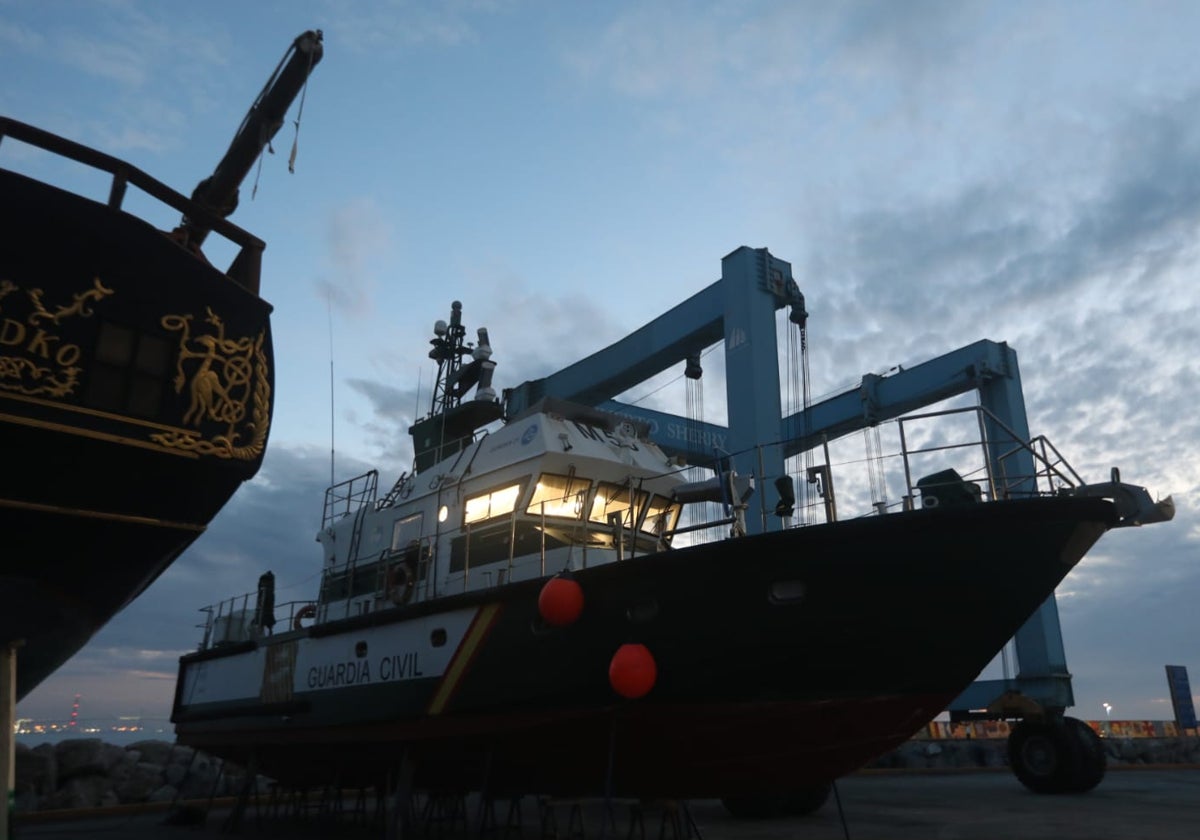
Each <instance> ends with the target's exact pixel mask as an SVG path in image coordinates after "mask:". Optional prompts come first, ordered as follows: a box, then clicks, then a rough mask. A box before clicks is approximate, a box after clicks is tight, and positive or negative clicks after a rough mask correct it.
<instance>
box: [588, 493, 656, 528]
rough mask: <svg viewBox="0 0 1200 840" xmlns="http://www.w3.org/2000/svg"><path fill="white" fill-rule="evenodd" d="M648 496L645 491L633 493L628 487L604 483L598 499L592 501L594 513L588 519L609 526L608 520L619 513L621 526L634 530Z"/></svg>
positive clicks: (597, 496) (597, 495)
mask: <svg viewBox="0 0 1200 840" xmlns="http://www.w3.org/2000/svg"><path fill="white" fill-rule="evenodd" d="M648 495H649V494H648V493H646V491H644V490H633V491H631V490H630V488H629V487H628V486H626V485H622V484H613V483H611V482H608V481H602V482H600V487H599V489H597V490H596V498H595V499H593V500H592V512H591V513H590V514H588V519H589V520H591V521H592V522H600V523H602V524H608V518H609V517H610V516H612V515H613V514H614V513H619V514H621V526H622V527H624V528H632V527H633V525H634V523H635V522H637V520H638V517H639V516H640V515H641V511H642V508H644V507H645V506H646V497H647V496H648ZM630 502H632V504H630Z"/></svg>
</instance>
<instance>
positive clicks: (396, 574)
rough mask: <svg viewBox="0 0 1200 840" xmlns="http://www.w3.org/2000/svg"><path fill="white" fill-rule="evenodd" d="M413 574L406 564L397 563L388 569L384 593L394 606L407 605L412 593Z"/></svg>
mask: <svg viewBox="0 0 1200 840" xmlns="http://www.w3.org/2000/svg"><path fill="white" fill-rule="evenodd" d="M413 583H414V580H413V573H412V570H411V569H410V568H409V566H408V563H407V562H404V563H397V564H396V565H394V566H392V567H391V568H390V569H388V573H387V586H386V588H385V590H384V591H385V592H387V595H388V597H389V598H390V599H391V600H392V603H393V604H395V605H396V606H401V605H402V604H407V603H408V602H409V600H410V599H411V598H412V593H413Z"/></svg>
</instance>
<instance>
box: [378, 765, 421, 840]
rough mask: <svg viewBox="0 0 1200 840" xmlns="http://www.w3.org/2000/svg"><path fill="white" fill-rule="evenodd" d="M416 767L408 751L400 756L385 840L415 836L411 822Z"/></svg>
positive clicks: (402, 839) (398, 839)
mask: <svg viewBox="0 0 1200 840" xmlns="http://www.w3.org/2000/svg"><path fill="white" fill-rule="evenodd" d="M416 769H417V765H416V762H415V761H413V759H412V756H411V755H410V754H409V751H408V750H404V752H403V753H401V755H400V766H399V767H398V768H397V769H396V774H395V780H396V781H395V785H394V786H393V788H392V813H391V814H390V815H388V818H387V828H386V830H385V832H384V835H385V836H386V837H387V840H404V838H406V837H410V836H415V835H414V833H413V829H414V826H413V824H412V823H413V820H412V813H411V807H412V795H413V776H414V774H415V773H416Z"/></svg>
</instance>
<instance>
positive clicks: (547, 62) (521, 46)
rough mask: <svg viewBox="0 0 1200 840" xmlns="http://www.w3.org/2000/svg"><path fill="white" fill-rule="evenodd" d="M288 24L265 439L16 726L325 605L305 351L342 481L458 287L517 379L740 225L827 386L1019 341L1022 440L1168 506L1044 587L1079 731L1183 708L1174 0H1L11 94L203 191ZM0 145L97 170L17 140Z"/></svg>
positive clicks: (103, 700)
mask: <svg viewBox="0 0 1200 840" xmlns="http://www.w3.org/2000/svg"><path fill="white" fill-rule="evenodd" d="M311 28H320V29H322V30H323V31H324V34H325V46H326V56H325V60H324V62H323V63H322V64H321V65H320V66H319V67H318V68H317V70H316V71H315V73H314V75H313V77H312V80H311V84H310V85H309V87H308V90H307V94H306V97H305V101H304V110H303V119H302V121H301V125H300V129H299V132H298V138H297V132H296V131H295V129H294V128H293V126H292V125H291V124H290V123H289V124H288V125H286V126H285V127H284V129H283V130H282V131H281V132H280V133H279V135H278V136H277V137H276V140H275V143H274V148H275V151H276V154H275V155H273V156H267V157H266V158H265V160H264V163H263V165H262V168H261V173H252V174H251V176H250V179H249V183H247V185H246V187H245V189H244V190H243V197H242V203H241V207H240V208H239V210H238V212H237V213H236V214H235V216H234V221H235V222H237V223H238V224H239V225H241V226H243V227H245V228H247V229H249V230H250V231H252V232H254V233H256V234H257V235H259V236H260V237H262V238H263V239H264V240H266V242H267V244H268V247H267V252H266V254H265V257H264V283H263V290H264V295H265V296H266V297H267V298H268V299H269V300H271V301H272V302H273V303H274V305H275V307H276V309H275V317H274V321H273V325H274V332H275V353H276V360H277V381H276V389H277V399H276V416H275V420H274V428H273V431H272V437H271V442H270V449H269V454H268V456H267V460H266V464H265V466H264V467H263V469H262V471H261V473H260V475H259V477H258V478H257V479H256V480H255V481H254V482H253V483H252V484H249V485H247V486H246V487H244V488H243V489H242V490H241V491H240V493H239V494H238V495H237V496H236V497H235V499H234V500H233V501H232V502H231V503H230V504H229V505H228V507H227V508H226V509H225V510H224V511H223V512H222V513H221V515H220V516H219V517H218V518H217V520H216V521H215V522H214V523H213V525H212V527H211V528H210V530H209V532H208V533H207V534H205V535H204V536H203V537H202V538H201V539H200V540H199V541H198V542H197V543H196V545H195V546H194V547H193V548H192V549H190V550H189V551H188V552H187V554H186V555H185V556H184V557H183V558H181V559H180V560H179V561H178V562H177V563H176V564H175V565H174V566H173V567H172V568H171V569H170V570H169V571H168V572H167V573H166V574H164V575H163V577H162V578H161V579H160V580H159V581H158V582H157V583H156V584H155V585H154V586H153V588H152V589H151V590H150V591H149V592H148V593H147V594H146V595H145V596H144V597H143V598H141V599H140V600H139V601H138V602H136V603H135V604H134V605H133V606H131V607H130V608H129V609H127V610H126V611H125V612H124V613H123V614H121V615H119V616H118V617H117V618H116V619H114V620H113V621H112V622H111V624H109V625H108V626H107V627H106V628H105V629H104V630H103V631H102V632H101V633H99V634H98V635H97V636H96V637H95V639H94V640H93V642H92V643H91V644H90V645H88V646H87V647H86V648H85V649H84V650H83V651H82V652H80V654H79V655H78V656H76V657H75V658H74V659H73V660H72V661H71V662H70V663H68V664H67V665H66V666H65V667H64V668H63V669H62V670H61V671H60V672H59V673H58V674H56V675H55V676H54V677H52V678H51V679H50V680H48V681H47V682H46V683H45V684H44V685H43V686H41V687H40V688H39V689H38V690H37V691H35V692H34V693H33V694H31V695H30V696H29V697H28V698H27V699H26V700H25V701H24V703H23V704H22V706H21V709H20V713H21V714H22V715H25V716H30V717H39V718H53V717H61V716H63V715H64V714H65V713H66V711H67V710H68V709H69V707H70V702H71V698H72V697H73V695H74V694H75V693H76V692H80V693H82V694H83V695H84V707H83V715H84V717H91V716H104V715H113V714H131V713H136V712H138V711H143V712H144V713H145V714H147V715H160V716H166V714H167V712H168V710H169V706H170V698H171V692H172V690H173V686H174V678H175V661H176V659H177V657H178V656H179V654H180V653H181V652H184V651H186V650H188V649H190V648H193V647H194V645H195V644H196V642H197V641H198V639H199V631H198V630H196V629H195V627H194V625H195V624H196V623H197V622H198V621H199V619H200V614H199V613H198V612H196V610H197V608H199V607H200V606H202V605H204V604H206V603H210V602H215V601H217V600H218V599H220V598H222V597H224V596H227V595H229V594H233V593H237V592H243V591H246V590H248V589H251V588H252V587H253V585H254V582H255V581H256V579H257V577H258V575H259V573H260V572H261V571H263V570H264V569H266V568H271V569H273V570H274V572H275V573H276V576H277V578H278V580H279V584H280V586H281V587H284V590H283V591H282V592H281V593H280V599H281V600H287V599H289V598H290V597H295V598H304V597H310V596H311V595H312V594H314V593H315V590H316V584H317V579H316V573H317V570H318V566H319V562H320V557H319V553H318V551H317V546H316V545H315V543H314V542H313V536H314V534H315V532H316V530H317V526H318V524H319V517H320V510H321V508H320V505H321V493H322V491H323V489H324V486H325V485H326V484H328V481H329V476H330V468H331V464H330V449H331V429H330V425H331V424H330V416H331V411H330V397H331V387H330V379H331V375H330V373H331V355H332V359H333V364H332V370H333V375H332V379H333V387H332V395H333V404H334V410H333V412H332V414H333V416H334V418H335V422H334V424H333V425H334V433H333V436H332V437H333V441H334V448H335V449H336V453H337V454H336V461H335V465H334V471H335V473H336V475H337V477H338V479H339V480H340V479H343V478H347V477H349V476H350V475H353V474H356V473H357V472H358V471H361V470H362V469H364V468H365V467H366V466H369V465H373V466H379V467H380V468H381V471H382V474H383V478H382V480H383V481H384V482H388V481H390V480H391V478H393V477H394V476H395V475H396V474H398V472H399V471H400V470H402V469H404V468H406V467H407V466H408V459H409V457H410V454H411V453H410V450H409V448H408V437H407V434H406V430H407V426H408V424H409V423H410V422H411V420H412V418H413V415H414V412H415V411H416V410H417V406H418V389H419V388H420V387H421V386H423V387H424V388H425V393H426V395H427V392H428V387H429V381H430V371H429V370H428V369H427V364H428V363H427V360H426V359H425V352H426V350H427V345H426V342H427V340H428V338H429V328H430V324H431V323H432V321H433V320H435V319H436V318H444V317H446V315H447V312H448V308H449V304H450V301H451V300H452V299H459V300H462V301H463V302H464V306H465V312H466V321H467V324H468V326H470V327H472V328H473V327H475V326H481V325H484V326H487V327H489V329H490V332H491V337H492V343H493V346H494V347H495V349H496V359H497V361H498V362H499V367H498V369H497V374H496V384H497V385H498V386H500V387H504V386H511V385H515V384H517V383H519V382H521V381H523V380H526V379H529V378H533V377H536V376H542V375H545V374H548V373H550V372H552V371H554V370H556V369H558V368H560V367H562V366H564V365H566V364H567V363H570V362H572V361H575V360H577V359H578V358H580V357H581V356H583V355H585V354H587V353H590V352H592V351H594V350H596V349H599V348H600V347H603V346H605V345H606V344H608V343H610V342H612V341H613V340H616V339H617V338H619V337H621V336H623V335H625V334H626V333H628V332H629V331H631V330H633V329H635V328H636V327H638V326H640V325H641V324H643V323H644V322H646V321H647V320H649V319H650V318H652V317H654V316H656V315H658V314H660V313H661V312H663V311H665V310H667V309H669V308H670V307H671V306H673V305H674V304H676V303H678V302H679V301H681V300H683V299H684V298H686V297H688V296H690V295H692V294H694V293H695V292H697V291H699V290H700V289H702V288H703V287H705V286H707V285H708V284H710V283H711V282H713V281H714V280H716V279H717V278H718V277H719V276H720V259H721V257H722V256H723V255H724V254H726V253H728V252H729V251H732V250H733V249H735V248H737V247H738V246H741V245H749V246H754V247H768V248H770V249H771V251H772V253H774V254H775V255H776V256H778V257H780V258H782V259H785V260H789V261H791V262H792V264H793V267H794V273H795V276H796V279H797V281H798V283H799V285H800V287H801V289H802V290H803V292H804V293H805V295H806V298H807V301H808V309H809V311H810V313H811V320H810V324H809V340H810V342H811V367H812V391H813V393H814V394H816V395H821V394H829V393H833V392H835V391H838V390H841V389H845V388H847V387H851V386H853V385H854V384H855V383H856V382H857V381H858V379H859V377H861V376H862V374H864V373H867V372H882V371H886V370H888V369H890V368H891V367H893V366H894V365H896V364H904V365H910V364H913V363H915V362H918V361H921V360H923V359H926V358H930V357H932V356H936V355H939V354H941V353H945V352H948V351H950V350H953V349H954V348H957V347H960V346H963V345H965V344H969V343H971V342H973V341H976V340H978V339H981V338H989V339H993V340H996V341H1007V342H1008V343H1009V344H1010V345H1011V346H1012V347H1014V348H1015V349H1016V351H1017V353H1018V355H1019V357H1020V363H1021V370H1022V377H1023V383H1024V388H1025V397H1026V403H1027V407H1028V411H1029V421H1030V426H1031V429H1032V430H1033V432H1034V433H1035V434H1038V433H1041V434H1045V435H1047V436H1048V437H1049V438H1050V439H1051V440H1052V441H1053V442H1054V443H1055V445H1056V446H1057V447H1058V448H1059V449H1060V450H1061V451H1062V452H1063V453H1064V454H1066V455H1067V457H1068V458H1069V460H1070V461H1071V463H1072V465H1073V466H1074V467H1075V468H1076V469H1077V470H1079V471H1080V472H1081V473H1082V474H1083V475H1084V476H1085V477H1086V478H1089V479H1091V480H1096V481H1100V480H1104V479H1105V478H1106V477H1107V475H1108V471H1109V468H1110V467H1112V466H1114V465H1115V466H1119V467H1121V470H1122V474H1123V476H1124V477H1125V479H1126V480H1129V481H1134V482H1136V483H1139V484H1143V485H1145V486H1147V487H1148V488H1150V490H1151V492H1152V493H1153V494H1155V495H1166V494H1167V493H1172V494H1174V498H1175V500H1176V503H1177V506H1178V511H1179V512H1178V515H1177V517H1176V519H1175V521H1174V522H1172V523H1170V524H1168V525H1160V526H1156V527H1153V528H1145V529H1140V530H1137V531H1125V532H1121V533H1113V534H1110V535H1108V536H1107V537H1105V539H1104V540H1103V541H1102V542H1101V544H1100V545H1099V546H1098V547H1097V548H1096V549H1095V550H1094V551H1093V552H1092V554H1091V555H1090V556H1089V557H1088V559H1087V560H1086V561H1085V562H1084V564H1083V565H1082V566H1081V567H1079V568H1078V569H1077V570H1075V571H1074V572H1073V573H1072V574H1071V576H1070V577H1069V578H1068V579H1067V581H1066V582H1065V584H1064V585H1063V587H1062V588H1061V589H1060V591H1059V596H1060V609H1061V612H1062V624H1063V633H1064V636H1065V640H1066V647H1067V656H1068V663H1069V666H1070V669H1071V670H1072V672H1073V673H1074V674H1075V691H1076V698H1077V702H1078V707H1077V709H1076V710H1075V714H1077V715H1078V716H1080V717H1086V718H1096V717H1101V716H1102V715H1103V710H1102V706H1101V704H1102V703H1104V702H1109V703H1111V704H1112V705H1113V707H1114V708H1113V717H1114V718H1117V717H1120V718H1151V719H1166V718H1170V717H1171V708H1170V703H1169V701H1168V699H1167V693H1166V683H1165V679H1164V675H1163V665H1164V664H1182V665H1188V666H1190V667H1191V670H1192V677H1193V681H1194V683H1200V652H1198V651H1200V646H1198V639H1200V620H1198V619H1197V617H1196V616H1197V614H1198V612H1197V610H1196V603H1197V601H1198V600H1200V570H1198V568H1197V547H1198V546H1200V525H1198V521H1197V518H1196V514H1195V509H1196V506H1197V503H1200V444H1198V440H1200V421H1198V420H1197V412H1196V410H1195V403H1196V392H1197V383H1198V382H1200V363H1198V361H1197V348H1198V347H1200V294H1198V293H1197V292H1196V291H1195V276H1196V268H1197V264H1198V262H1200V249H1198V246H1197V243H1198V237H1197V233H1198V232H1200V59H1198V58H1197V57H1196V55H1197V54H1196V50H1195V43H1194V37H1195V33H1196V32H1197V31H1200V5H1198V4H1196V3H1192V2H1165V1H1164V2H1141V3H1128V2H1114V3H1105V2H1098V0H1091V1H1090V2H1080V3H1071V2H1049V3H1047V2H1016V0H1009V1H1008V2H995V3H983V2H966V1H965V0H962V1H961V2H938V1H937V0H908V2H902V3H901V2H882V1H881V2H839V3H819V2H782V1H780V2H753V0H747V1H746V2H707V3H706V2H672V1H671V0H660V1H659V2H654V3H635V2H607V3H591V4H583V3H559V2H549V1H548V0H546V1H545V2H538V1H537V0H447V2H441V3H421V2H401V1H400V0H396V2H350V0H287V2H283V0H280V1H279V2H255V3H245V2H226V0H210V2H206V3H203V4H183V3H160V2H149V0H147V2H137V1H136V0H107V2H103V1H102V0H91V2H65V1H64V0H43V2H37V3H35V2H32V1H31V0H0V77H2V78H3V79H4V84H3V85H0V113H3V114H5V115H7V116H10V117H14V118H16V119H19V120H22V121H25V122H30V123H34V124H36V125H38V126H40V127H42V128H45V129H48V130H50V131H53V132H56V133H59V134H63V135H66V136H68V137H70V138H72V139H74V140H77V141H80V142H82V143H85V144H87V145H90V146H94V147H96V148H99V149H101V150H103V151H105V152H108V153H110V154H113V155H115V156H117V157H121V158H123V159H126V160H128V161H130V162H131V163H133V164H134V165H136V166H138V167H140V168H142V169H144V170H145V171H147V172H149V173H150V174H152V175H154V176H155V177H157V178H159V179H160V180H162V181H164V182H166V183H167V184H169V185H171V186H173V187H175V188H176V189H178V190H180V191H182V192H190V191H191V189H192V187H193V186H194V185H195V184H196V182H197V181H199V180H200V179H201V178H202V177H204V176H205V175H206V174H208V172H209V171H211V168H212V167H213V165H214V164H215V163H216V161H217V160H218V158H219V157H220V155H221V154H222V153H223V152H224V150H225V148H226V146H227V145H228V142H229V140H230V138H231V137H232V135H233V132H234V130H235V129H236V128H237V126H238V124H239V123H240V121H241V119H242V116H243V115H244V113H245V111H246V109H247V108H248V106H249V105H250V103H251V102H252V100H253V98H254V96H255V95H256V94H257V93H258V91H259V90H260V88H261V87H262V85H263V83H264V82H265V80H266V78H267V77H268V75H269V74H270V72H271V70H273V69H274V67H275V64H276V63H277V62H278V60H279V58H280V57H281V56H282V54H283V52H284V50H285V48H286V47H287V46H288V45H289V44H290V43H291V41H292V39H294V38H295V37H296V36H297V35H298V34H300V33H301V32H302V31H304V30H306V29H311ZM295 114H296V109H295V108H293V111H292V117H294V116H295ZM294 140H298V154H297V160H296V172H295V174H294V175H290V174H289V173H288V172H287V166H286V161H287V156H288V153H289V151H290V149H291V147H292V144H293V141H294ZM0 165H3V166H6V167H10V168H16V169H19V170H21V171H25V172H29V173H32V174H35V175H38V176H39V177H45V178H47V179H50V180H52V181H54V182H56V183H61V184H63V185H67V186H71V187H73V188H76V189H80V190H83V191H85V192H87V193H88V194H91V195H94V196H96V197H102V196H103V195H104V190H105V187H104V185H103V184H101V183H99V182H97V181H96V179H91V178H88V177H86V176H84V175H82V174H80V173H76V172H74V171H64V170H61V169H60V168H59V167H58V166H57V165H55V164H54V163H53V162H51V161H47V160H45V159H44V158H42V157H41V156H39V155H37V154H34V153H32V152H30V151H29V150H28V149H27V148H22V147H20V146H19V145H18V144H14V143H10V142H6V143H4V144H0ZM255 182H257V194H256V196H255V197H254V199H253V200H251V199H250V195H249V192H250V189H251V187H252V185H253V184H254V183H255ZM89 190H90V192H88V191H89ZM153 218H154V217H153V216H152V219H153ZM157 223H159V224H161V226H162V227H164V228H169V227H172V226H173V225H174V224H175V219H173V218H170V217H169V216H167V215H165V214H164V215H163V217H162V218H161V220H160V221H157ZM210 256H212V258H213V261H214V262H217V263H223V262H225V261H226V260H227V257H225V256H223V254H222V253H221V252H220V249H219V246H217V245H214V252H210ZM331 348H332V354H331ZM712 357H713V358H717V357H719V354H712ZM680 372H681V371H680ZM680 372H676V373H675V374H674V377H675V379H678V373H680ZM719 384H720V379H719V376H718V377H717V378H716V381H715V382H710V383H709V387H708V389H707V390H706V392H705V411H706V418H707V419H714V418H719V417H720V416H721V415H722V414H723V405H722V399H723V397H722V395H721V392H720V390H719ZM655 387H657V386H655ZM648 390H649V386H648ZM672 393H675V394H677V395H678V397H677V398H678V400H679V402H677V403H676V404H675V406H674V407H673V410H675V411H677V412H679V413H682V411H683V406H682V399H683V396H682V393H683V392H682V390H676V391H674V392H673V391H671V390H670V389H665V390H663V391H661V392H658V391H656V392H655V396H654V400H655V401H657V402H658V404H659V405H660V407H663V408H672V406H669V405H666V404H664V401H665V400H667V398H668V395H670V394H672ZM632 396H636V394H634V395H632ZM426 399H427V396H426ZM888 435H889V433H887V432H886V430H885V434H884V435H883V441H884V449H885V450H887V449H888V448H889V446H890V444H889V441H890V440H891V438H890V437H889V436H888ZM855 445H856V446H858V447H859V448H860V450H861V447H862V445H863V442H862V440H861V438H859V439H858V442H857V443H856V444H855ZM893 451H894V450H893ZM933 611H934V613H936V605H933ZM947 632H953V629H952V628H947Z"/></svg>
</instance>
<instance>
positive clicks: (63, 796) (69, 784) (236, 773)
mask: <svg viewBox="0 0 1200 840" xmlns="http://www.w3.org/2000/svg"><path fill="white" fill-rule="evenodd" d="M16 765H17V766H16V770H17V773H16V788H15V803H14V804H15V808H16V811H17V812H18V813H28V812H31V811H51V810H63V809H68V810H71V809H77V808H106V807H111V806H114V805H129V804H140V803H145V802H172V801H174V800H175V799H177V798H182V799H207V798H209V797H210V796H228V795H231V794H233V793H235V792H237V791H238V790H240V789H241V785H242V782H243V779H244V771H243V770H242V768H240V767H235V766H234V765H232V764H228V763H226V764H224V765H223V766H222V762H221V761H220V760H219V759H214V758H213V757H211V756H209V755H206V754H204V753H202V752H201V753H197V752H196V751H195V750H193V749H192V748H191V747H184V746H178V745H175V744H171V743H169V742H167V741H153V740H149V741H138V742H137V743H134V744H130V745H128V746H124V747H122V746H116V745H114V744H108V743H105V742H104V741H102V740H100V739H99V738H72V739H68V740H65V741H60V742H59V743H57V744H39V745H38V746H36V747H32V748H31V747H28V746H26V745H24V744H17V750H16ZM263 781H264V782H266V780H265V779H264V780H263ZM263 789H264V790H265V788H263Z"/></svg>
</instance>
